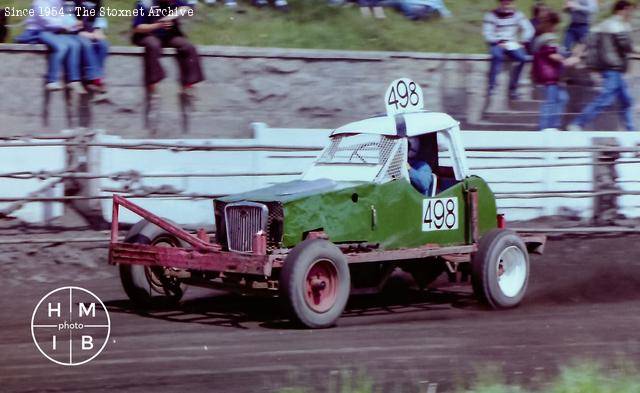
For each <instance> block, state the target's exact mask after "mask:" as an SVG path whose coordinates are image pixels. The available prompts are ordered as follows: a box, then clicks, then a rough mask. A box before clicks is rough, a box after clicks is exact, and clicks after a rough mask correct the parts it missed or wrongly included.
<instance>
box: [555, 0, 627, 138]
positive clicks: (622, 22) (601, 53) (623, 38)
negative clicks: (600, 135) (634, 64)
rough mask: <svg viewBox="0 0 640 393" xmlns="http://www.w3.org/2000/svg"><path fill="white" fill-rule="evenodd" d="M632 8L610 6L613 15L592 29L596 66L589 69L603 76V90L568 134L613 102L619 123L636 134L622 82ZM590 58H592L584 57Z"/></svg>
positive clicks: (622, 2)
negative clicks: (618, 109)
mask: <svg viewBox="0 0 640 393" xmlns="http://www.w3.org/2000/svg"><path fill="white" fill-rule="evenodd" d="M634 8H635V7H634V5H633V3H631V2H630V1H628V0H618V1H616V2H615V4H614V5H613V15H612V16H611V17H609V18H607V19H606V20H604V21H603V22H601V23H600V24H599V25H597V26H596V27H595V28H594V29H593V37H592V39H593V40H594V45H593V48H592V47H590V48H589V49H588V50H589V51H591V50H595V54H593V56H594V57H595V59H596V60H595V62H596V63H597V64H592V66H593V67H594V68H595V69H597V70H598V71H600V73H601V75H602V83H603V86H602V90H601V92H600V94H598V95H597V96H596V97H595V98H594V99H593V101H591V102H590V103H589V104H587V106H586V107H585V108H584V109H583V110H582V113H580V115H578V117H576V118H575V119H574V120H573V122H572V123H571V124H569V126H568V127H567V129H568V130H570V131H581V130H582V127H584V126H585V125H586V124H587V123H589V122H591V121H592V120H593V119H595V117H596V116H597V115H598V114H599V113H600V112H602V111H603V110H604V109H606V108H607V107H609V106H610V105H611V104H612V103H613V102H614V101H615V100H616V99H618V101H620V104H621V105H622V111H621V115H622V119H623V121H624V126H625V128H626V129H627V130H629V131H631V130H635V126H634V122H633V97H632V96H631V94H630V93H629V87H628V85H627V82H626V81H625V79H624V73H625V72H626V71H627V67H628V55H629V53H631V52H633V44H632V42H631V24H630V23H629V22H630V20H631V17H632V14H633V11H634ZM587 56H591V54H589V53H588V54H587Z"/></svg>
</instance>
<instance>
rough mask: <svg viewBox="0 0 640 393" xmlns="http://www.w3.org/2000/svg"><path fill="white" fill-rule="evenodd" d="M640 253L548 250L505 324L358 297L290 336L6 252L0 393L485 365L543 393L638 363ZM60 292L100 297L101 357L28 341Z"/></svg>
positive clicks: (582, 245) (438, 372) (252, 307)
mask: <svg viewBox="0 0 640 393" xmlns="http://www.w3.org/2000/svg"><path fill="white" fill-rule="evenodd" d="M638 244H640V236H625V237H601V238H595V239H589V240H588V239H585V238H575V237H574V238H566V239H561V240H554V241H551V242H550V243H549V244H548V248H547V253H546V255H544V256H542V257H535V258H534V259H533V261H532V276H531V282H530V287H529V293H528V295H527V297H526V299H525V302H524V303H523V304H522V306H521V307H519V308H517V309H514V310H509V311H500V312H495V311H490V310H487V309H485V308H484V307H482V306H481V305H479V304H478V303H477V302H476V301H475V300H474V298H473V296H472V295H471V293H470V290H469V288H468V287H467V286H464V285H462V286H460V285H455V286H451V285H447V284H446V283H445V287H444V288H442V289H440V290H436V291H429V292H427V293H425V294H420V293H418V292H417V291H405V292H403V291H400V292H399V293H397V294H396V295H395V296H394V297H391V296H361V297H356V298H354V299H352V300H351V302H350V304H349V306H348V310H347V312H346V313H345V314H344V315H343V317H342V318H341V319H340V321H339V325H338V326H337V327H335V328H332V329H326V330H315V331H311V330H296V329H293V328H292V326H290V325H289V324H288V323H287V322H285V321H284V317H283V315H282V314H281V313H280V311H279V308H278V305H277V303H276V302H275V301H274V300H269V299H256V298H241V297H236V296H230V295H226V294H220V293H216V292H212V291H208V290H202V289H195V288H191V289H190V290H189V292H187V295H188V296H187V300H186V302H185V304H184V305H183V306H182V307H180V308H176V309H172V310H159V311H154V312H150V313H146V314H145V313H140V312H137V311H136V310H134V309H132V308H131V305H130V304H129V302H128V301H127V299H126V296H125V294H124V292H123V290H122V289H121V287H120V282H119V279H118V277H117V275H116V273H117V272H116V268H114V267H111V266H107V265H106V249H104V248H99V246H101V245H97V246H98V248H96V247H97V246H96V245H91V244H84V245H54V246H50V247H43V246H33V245H4V246H0V251H1V252H0V274H1V277H2V285H0V296H1V299H2V310H1V311H0V312H1V318H0V332H1V334H0V337H2V339H1V341H0V353H1V354H2V355H1V356H0V386H1V387H0V390H1V391H3V392H45V391H51V392H54V391H55V392H57V391H60V392H62V391H64V392H87V391H119V392H148V391H154V392H187V391H188V392H201V391H202V392H205V391H207V392H225V393H227V392H230V393H232V392H277V391H278V390H279V389H280V388H281V387H283V386H300V385H301V386H305V387H307V388H309V389H310V391H327V389H328V388H329V386H331V384H332V383H335V381H337V380H339V379H340V377H339V376H338V374H339V371H338V370H344V369H347V370H352V371H354V372H357V371H358V370H365V371H366V373H367V374H368V375H369V376H370V378H371V379H372V380H373V381H374V382H375V383H376V385H377V386H378V387H379V388H380V389H381V390H382V391H384V392H389V391H398V390H400V389H402V391H404V392H426V391H427V390H428V387H429V386H431V388H432V389H433V388H434V387H436V385H433V384H438V385H437V391H438V392H440V391H448V390H450V389H452V387H453V386H454V384H455V383H456V382H459V381H466V382H468V381H470V380H471V379H472V377H473V376H474V375H475V374H476V370H477V369H478V368H482V367H484V366H485V365H487V364H495V365H498V366H499V367H501V368H502V369H503V370H504V374H505V375H506V376H507V378H508V379H509V380H510V381H512V382H522V383H525V384H533V385H539V384H540V383H541V381H544V380H545V379H546V378H548V377H549V376H550V375H553V374H555V373H556V371H557V367H558V365H562V364H566V363H567V362H569V361H571V360H572V359H597V360H602V361H605V362H606V361H609V360H612V359H615V358H616V357H617V356H619V355H622V356H624V357H625V358H627V359H631V360H633V361H636V362H640V246H638ZM68 285H77V286H81V287H83V288H86V289H89V290H91V291H93V292H94V293H96V294H97V295H98V296H99V297H100V298H101V299H102V300H103V301H104V302H105V303H106V304H107V307H108V308H109V312H110V315H111V324H112V329H111V338H110V341H109V344H108V345H107V347H106V349H105V350H104V352H103V353H102V354H101V355H100V356H99V357H98V358H96V359H95V360H93V361H91V362H90V363H87V364H85V365H82V366H78V367H63V366H60V365H56V364H53V363H51V362H49V361H48V360H46V359H45V358H44V357H42V355H41V354H40V353H39V352H38V350H37V349H36V347H35V345H34V343H33V341H32V338H31V334H30V322H31V313H32V312H33V309H34V307H35V305H36V303H37V302H38V301H39V300H40V298H41V297H42V296H43V295H45V294H46V293H47V292H49V291H51V290H53V289H55V288H58V287H61V286H68ZM332 381H333V382H332ZM429 384H432V385H429ZM334 390H335V389H334ZM432 391H433V390H432Z"/></svg>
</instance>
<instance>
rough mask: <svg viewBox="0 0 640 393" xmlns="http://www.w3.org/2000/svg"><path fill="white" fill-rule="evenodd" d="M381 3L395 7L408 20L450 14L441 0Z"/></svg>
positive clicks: (389, 0)
mask: <svg viewBox="0 0 640 393" xmlns="http://www.w3.org/2000/svg"><path fill="white" fill-rule="evenodd" d="M381 4H382V5H383V6H385V7H391V8H395V9H396V10H398V11H400V12H402V14H403V15H404V16H405V17H407V18H408V19H410V20H423V19H427V18H429V17H432V16H442V17H450V16H451V12H449V9H448V8H447V7H446V6H445V5H444V2H443V1H442V0H386V1H383V2H382V3H381Z"/></svg>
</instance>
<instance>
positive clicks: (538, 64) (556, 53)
mask: <svg viewBox="0 0 640 393" xmlns="http://www.w3.org/2000/svg"><path fill="white" fill-rule="evenodd" d="M559 23H560V16H559V15H558V14H557V13H556V12H553V11H550V12H549V13H547V14H546V15H545V16H544V17H543V19H542V20H541V21H540V25H539V29H540V35H539V36H538V37H536V39H535V40H534V41H533V44H532V45H531V52H532V53H533V66H532V70H531V71H532V75H533V80H534V81H535V82H536V83H538V84H541V85H544V102H543V103H542V106H541V107H540V129H541V130H545V129H558V128H560V125H561V122H562V115H563V113H564V109H565V107H566V106H567V102H568V101H569V94H568V93H567V90H566V89H565V88H564V87H563V86H561V84H560V76H561V74H562V68H563V67H564V66H571V65H574V64H576V63H577V62H578V61H579V59H578V58H577V57H574V56H572V57H569V58H565V57H564V56H563V54H562V53H561V47H560V44H559V43H558V36H557V35H556V33H555V31H556V28H557V27H558V24H559Z"/></svg>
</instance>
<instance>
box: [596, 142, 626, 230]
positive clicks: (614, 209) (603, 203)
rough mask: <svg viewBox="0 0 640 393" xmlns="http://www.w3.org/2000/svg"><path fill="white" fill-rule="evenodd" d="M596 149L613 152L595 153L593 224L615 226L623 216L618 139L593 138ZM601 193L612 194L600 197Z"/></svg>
mask: <svg viewBox="0 0 640 393" xmlns="http://www.w3.org/2000/svg"><path fill="white" fill-rule="evenodd" d="M592 141H593V146H594V147H595V148H613V149H612V150H611V151H595V152H594V153H593V191H594V192H595V193H596V195H594V197H593V222H594V224H596V225H615V221H616V220H617V219H618V218H620V216H621V214H620V213H619V209H618V195H617V194H616V193H618V192H619V191H620V187H619V186H618V184H617V180H618V171H617V170H616V166H615V164H616V161H617V160H618V159H619V158H620V153H619V152H618V151H615V150H616V149H615V148H619V147H620V144H619V143H618V140H617V139H616V138H593V139H592ZM599 192H605V193H612V194H604V195H598V193H599Z"/></svg>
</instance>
